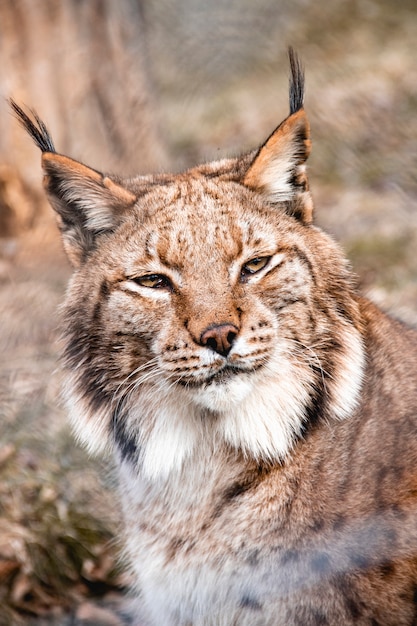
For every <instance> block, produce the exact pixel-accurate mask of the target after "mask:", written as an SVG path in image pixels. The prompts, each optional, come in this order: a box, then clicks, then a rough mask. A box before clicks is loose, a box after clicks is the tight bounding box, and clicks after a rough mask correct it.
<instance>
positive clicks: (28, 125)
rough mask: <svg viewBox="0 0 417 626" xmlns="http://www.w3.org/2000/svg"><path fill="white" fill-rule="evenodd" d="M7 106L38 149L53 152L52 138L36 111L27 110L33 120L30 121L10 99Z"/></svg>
mask: <svg viewBox="0 0 417 626" xmlns="http://www.w3.org/2000/svg"><path fill="white" fill-rule="evenodd" d="M9 105H10V107H11V109H12V111H13V113H14V114H15V116H16V119H17V120H18V122H19V123H20V124H21V125H22V126H23V128H24V129H25V130H26V132H28V133H29V135H30V136H31V137H32V139H33V141H34V142H35V144H36V145H37V146H38V148H39V149H40V150H42V152H55V146H54V143H53V141H52V137H51V135H50V134H49V131H48V129H47V127H46V126H45V124H44V123H43V121H42V120H41V119H40V117H38V115H37V113H36V111H33V110H32V109H29V112H30V114H31V116H32V118H33V119H31V118H30V117H29V115H27V113H25V112H24V110H23V109H22V108H21V107H20V106H19V105H18V104H16V102H15V101H14V100H13V99H12V98H10V100H9Z"/></svg>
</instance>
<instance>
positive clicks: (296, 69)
mask: <svg viewBox="0 0 417 626" xmlns="http://www.w3.org/2000/svg"><path fill="white" fill-rule="evenodd" d="M288 58H289V61H290V115H292V114H293V113H297V111H299V110H300V109H302V108H303V106H304V69H303V66H302V65H301V62H300V59H299V58H298V56H297V54H296V52H295V51H294V48H292V47H289V48H288Z"/></svg>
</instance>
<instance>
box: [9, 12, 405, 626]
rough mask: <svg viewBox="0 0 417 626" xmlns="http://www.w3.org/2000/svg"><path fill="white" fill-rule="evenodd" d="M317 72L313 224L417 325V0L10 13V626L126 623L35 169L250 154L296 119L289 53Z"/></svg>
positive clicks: (108, 510) (104, 480) (311, 84)
mask: <svg viewBox="0 0 417 626" xmlns="http://www.w3.org/2000/svg"><path fill="white" fill-rule="evenodd" d="M288 45H292V46H294V47H295V48H296V50H297V51H298V53H299V55H300V56H301V58H302V59H303V62H304V65H305V69H306V81H307V88H306V99H305V106H306V110H307V112H308V115H309V118H310V122H311V126H312V135H313V153H312V156H311V158H310V161H309V165H310V169H309V172H310V180H311V186H312V190H313V195H314V198H315V202H316V221H317V222H318V224H319V225H321V226H323V227H324V228H326V229H327V230H328V231H329V232H331V233H332V234H333V235H334V236H335V237H336V238H337V239H338V240H339V241H340V242H341V244H342V245H343V247H344V248H345V250H346V252H347V254H348V255H349V257H350V259H351V260H352V264H353V267H354V269H355V271H356V272H357V274H358V277H359V283H360V285H361V288H362V289H363V290H364V291H365V292H366V293H368V295H370V297H372V298H373V299H374V300H376V301H377V302H378V303H379V304H380V305H381V306H382V307H384V308H385V309H387V310H389V311H391V312H393V314H395V315H397V316H398V317H401V318H402V319H404V320H406V321H408V322H410V323H416V322H417V259H416V250H417V62H416V57H417V5H416V3H415V0H400V1H399V2H398V1H397V0H333V1H332V2H327V0H326V2H324V1H321V0H256V2H254V1H253V0H210V1H207V0H118V1H117V2H116V1H113V2H112V1H111V0H88V1H87V0H84V1H83V0H14V1H12V0H0V96H1V98H0V626H6V625H7V626H8V625H9V624H12V625H14V624H25V625H27V624H33V625H38V626H40V625H41V624H42V625H43V624H55V625H60V626H62V625H64V624H96V625H98V624H100V625H106V624H109V625H110V626H111V625H113V626H117V625H118V624H122V623H123V620H124V618H123V610H122V606H123V601H122V600H121V599H120V598H121V595H120V592H121V591H122V590H123V588H124V587H125V586H126V585H127V584H128V582H129V580H128V575H127V574H126V573H124V572H123V569H122V568H121V567H120V566H119V563H118V560H117V556H116V555H117V551H118V548H117V545H118V535H119V532H118V517H117V509H118V507H117V499H116V496H115V495H114V492H113V490H112V487H113V485H112V479H111V472H109V467H108V465H107V464H106V462H104V461H101V460H91V459H88V458H87V457H86V455H85V453H84V452H83V451H82V450H80V449H79V448H78V447H77V445H76V444H75V443H74V441H73V440H72V437H71V434H70V432H69V429H68V426H67V424H66V420H65V415H64V413H63V410H62V408H61V406H60V402H59V374H58V373H57V355H58V353H59V341H58V338H57V330H56V328H57V324H58V320H59V309H58V305H59V303H60V302H61V301H62V298H63V294H64V290H65V285H66V282H67V280H68V277H69V275H70V269H69V267H68V264H67V262H66V260H65V258H64V256H63V253H62V251H61V247H60V242H59V238H58V235H57V231H56V228H55V224H54V218H53V215H52V210H51V209H49V207H48V205H47V203H46V201H45V199H44V196H43V194H42V189H41V169H40V155H39V153H38V150H37V149H36V148H35V147H34V146H33V145H32V143H31V141H30V139H29V138H28V137H27V136H26V135H25V133H24V132H23V131H22V129H21V128H20V127H19V125H18V123H17V122H16V120H15V119H14V118H13V116H12V115H11V114H10V111H9V109H8V106H7V102H6V99H7V98H8V97H10V96H12V97H13V98H15V99H16V100H17V101H18V102H19V103H20V104H27V105H29V106H30V107H33V108H34V109H36V110H37V112H38V113H39V115H40V116H41V117H42V118H43V119H44V120H45V121H46V122H47V125H48V127H49V128H50V130H51V132H52V135H53V137H54V140H55V144H56V147H57V149H58V151H60V152H63V153H65V154H68V155H69V156H72V157H73V158H76V159H79V160H81V161H84V162H86V163H87V164H88V165H90V166H92V167H95V168H97V169H102V170H104V171H114V172H117V173H122V174H123V173H125V174H134V173H144V172H148V171H161V170H175V171H178V170H180V169H182V168H185V167H187V166H190V165H193V164H195V163H197V162H200V161H203V160H209V159H215V158H219V157H222V156H225V155H232V154H236V153H239V152H242V151H244V150H246V149H249V148H253V147H256V146H257V145H259V144H260V143H261V142H263V140H264V139H265V138H266V137H267V136H268V135H269V134H270V132H271V131H272V130H273V129H274V128H275V127H276V126H277V125H278V124H279V122H280V121H281V120H282V119H283V118H284V117H285V116H286V115H287V113H288V96H287V91H288V63H287V52H286V50H287V47H288Z"/></svg>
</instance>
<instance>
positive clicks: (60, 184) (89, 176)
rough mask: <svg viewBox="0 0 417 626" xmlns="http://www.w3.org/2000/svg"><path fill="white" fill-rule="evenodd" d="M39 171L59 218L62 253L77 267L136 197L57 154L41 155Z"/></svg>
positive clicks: (110, 229) (120, 186) (107, 179)
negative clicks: (62, 243) (41, 168)
mask: <svg viewBox="0 0 417 626" xmlns="http://www.w3.org/2000/svg"><path fill="white" fill-rule="evenodd" d="M42 167H43V170H44V172H45V176H44V186H45V189H46V191H47V193H48V197H49V200H50V202H51V204H52V207H53V208H54V209H55V211H56V212H57V213H58V215H59V217H60V221H61V224H60V227H61V232H62V238H63V242H64V248H65V251H66V253H67V255H68V257H69V259H70V261H71V263H72V264H73V265H74V266H76V267H77V266H78V265H80V264H81V263H82V261H83V260H84V259H85V258H86V257H87V256H88V253H89V252H90V251H91V250H92V249H93V248H94V246H95V242H96V239H97V237H98V236H99V235H102V234H103V233H108V232H111V231H112V230H114V229H115V228H116V227H117V226H118V224H119V223H120V221H121V218H122V217H123V214H124V213H125V211H126V210H127V209H129V208H130V207H131V206H132V205H133V204H134V203H135V201H136V196H135V195H134V194H133V193H131V192H130V191H128V190H127V189H125V188H124V187H123V186H122V185H120V184H118V183H116V182H115V181H113V180H112V179H111V178H109V177H108V176H104V175H103V174H101V173H100V172H97V171H95V170H93V169H91V168H89V167H87V166H86V165H83V164H82V163H78V161H74V160H73V159H70V158H68V157H66V156H62V155H60V154H55V153H50V152H45V153H44V154H43V155H42Z"/></svg>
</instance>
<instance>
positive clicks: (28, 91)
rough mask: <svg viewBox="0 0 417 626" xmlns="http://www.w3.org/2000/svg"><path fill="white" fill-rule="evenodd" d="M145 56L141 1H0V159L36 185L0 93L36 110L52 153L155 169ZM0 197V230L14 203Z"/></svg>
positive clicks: (36, 174)
mask: <svg viewBox="0 0 417 626" xmlns="http://www.w3.org/2000/svg"><path fill="white" fill-rule="evenodd" d="M147 65H148V64H147V63H146V44H145V23H144V19H143V14H142V11H141V0H117V2H114V1H113V0H89V1H88V2H80V1H79V0H61V1H60V0H3V1H2V2H1V3H0V67H1V68H2V71H1V73H0V93H1V95H2V96H3V102H2V103H1V105H0V113H1V114H0V162H2V163H3V164H6V165H7V166H9V167H11V168H12V169H14V171H15V172H16V171H17V178H18V179H20V180H21V181H22V185H23V186H24V185H30V186H31V187H32V186H33V187H34V188H35V189H36V187H38V188H39V181H40V179H41V174H40V169H39V166H38V163H39V161H37V160H36V149H35V148H34V147H33V146H32V145H31V142H30V140H29V139H28V137H27V136H26V135H25V133H24V132H23V131H22V129H21V128H20V127H19V125H18V124H17V122H16V121H15V120H14V119H13V117H12V116H11V115H10V114H9V113H8V111H7V104H6V103H5V102H4V99H6V98H8V97H13V98H14V99H15V100H16V101H17V102H18V103H19V104H22V103H23V104H26V105H28V106H29V107H31V108H34V109H35V110H36V111H37V112H38V114H39V116H40V117H41V118H42V119H44V121H45V122H46V124H47V126H48V128H49V130H50V131H51V134H52V136H53V139H54V142H55V146H56V149H57V151H58V152H61V153H64V154H68V155H69V156H72V157H73V158H76V159H78V160H80V161H83V162H86V163H88V164H89V165H90V166H92V167H94V168H96V169H99V170H104V171H107V172H109V171H110V172H115V173H120V174H125V175H131V174H135V173H144V172H147V171H151V170H155V169H160V168H161V166H163V165H164V164H165V155H164V150H163V146H162V142H161V139H160V136H159V134H158V130H157V124H156V119H155V114H154V112H155V104H154V102H152V90H151V85H150V80H149V77H148V75H147ZM11 178H12V179H13V178H16V174H11ZM14 184H15V183H14ZM23 204H24V203H23ZM6 205H7V202H6V200H5V199H4V198H3V199H2V198H0V211H1V213H2V217H0V228H1V227H2V225H3V229H4V228H5V226H4V224H6V223H8V224H9V225H10V223H11V221H10V219H8V218H7V215H6V216H5V214H7V211H10V210H11V211H12V212H13V210H15V209H13V207H12V208H10V207H9V208H8V207H7V206H6ZM25 206H26V205H25ZM9 217H10V216H9ZM29 221H30V220H29ZM12 222H13V220H12ZM17 222H19V224H20V223H21V222H22V220H21V218H19V220H17ZM17 222H16V223H17ZM6 230H7V228H6ZM0 234H1V232H0ZM6 234H7V232H6Z"/></svg>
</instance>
